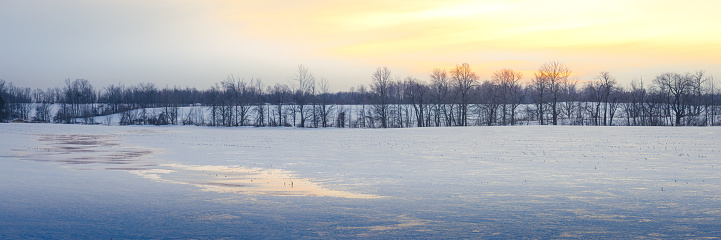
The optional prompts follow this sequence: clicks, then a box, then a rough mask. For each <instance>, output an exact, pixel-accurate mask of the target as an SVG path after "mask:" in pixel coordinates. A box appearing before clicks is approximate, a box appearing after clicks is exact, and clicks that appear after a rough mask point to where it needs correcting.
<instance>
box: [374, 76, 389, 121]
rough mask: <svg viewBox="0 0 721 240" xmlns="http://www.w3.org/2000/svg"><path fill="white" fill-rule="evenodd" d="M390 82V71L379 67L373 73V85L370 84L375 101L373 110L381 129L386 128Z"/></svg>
mask: <svg viewBox="0 0 721 240" xmlns="http://www.w3.org/2000/svg"><path fill="white" fill-rule="evenodd" d="M391 82H392V80H391V70H389V69H388V68H387V67H379V68H378V69H377V70H376V71H375V73H373V83H372V84H371V91H373V95H374V100H375V104H374V105H373V108H374V112H375V114H376V116H378V118H379V119H378V120H380V122H381V127H382V128H387V127H388V117H389V114H390V113H389V112H390V111H389V104H390V94H391V93H390V90H391V89H390V87H391Z"/></svg>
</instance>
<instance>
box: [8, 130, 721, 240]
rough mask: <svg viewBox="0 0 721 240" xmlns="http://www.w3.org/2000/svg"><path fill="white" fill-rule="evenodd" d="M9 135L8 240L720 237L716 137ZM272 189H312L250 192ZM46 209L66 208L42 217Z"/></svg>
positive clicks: (553, 133) (720, 150) (592, 133)
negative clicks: (30, 239) (46, 238)
mask: <svg viewBox="0 0 721 240" xmlns="http://www.w3.org/2000/svg"><path fill="white" fill-rule="evenodd" d="M0 133H2V134H1V135H0V141H2V143H3V146H2V147H0V155H1V156H3V157H2V161H1V162H0V164H2V169H3V170H2V175H0V178H2V179H1V180H2V181H3V182H5V183H6V184H4V185H3V186H2V187H0V188H2V189H0V190H2V192H8V193H11V194H4V196H3V197H2V198H1V199H2V201H0V204H3V206H2V207H3V208H2V209H4V210H2V211H3V215H4V216H10V217H9V218H5V219H6V220H3V221H2V222H0V229H1V230H0V237H7V238H16V237H22V236H36V237H37V236H40V237H42V236H43V235H32V234H33V233H31V231H30V230H27V228H23V227H22V226H21V225H23V224H36V225H37V224H41V226H40V227H34V228H31V229H32V230H33V231H32V232H37V233H36V234H43V233H45V234H60V233H62V234H64V235H66V236H68V237H70V238H72V237H82V236H91V237H92V238H135V237H137V236H145V237H150V238H153V237H176V236H177V237H183V238H184V237H187V238H205V237H209V238H221V237H264V236H265V237H274V236H275V237H289V238H294V237H311V238H343V237H359V236H370V237H377V238H396V237H417V238H442V237H457V238H478V237H486V238H519V237H530V238H559V237H575V238H599V237H606V238H617V237H624V238H627V237H629V236H632V237H634V236H635V237H668V238H681V237H708V236H718V235H719V234H721V232H719V229H721V223H719V222H720V221H719V220H721V219H719V217H718V216H719V214H718V213H719V209H721V172H720V171H718V168H721V166H720V165H721V164H720V162H719V159H721V142H720V141H718V139H719V137H721V132H719V130H718V129H717V128H695V127H684V128H668V127H569V126H555V127H554V126H521V127H465V128H410V129H385V130H380V129H297V128H222V129H219V128H209V127H192V126H166V127H149V126H126V127H119V126H81V125H53V124H0ZM242 171H246V172H245V173H242V174H241V173H237V172H242ZM215 174H219V175H218V176H215ZM206 175H207V176H206ZM265 176H272V177H270V178H264V177H265ZM226 178H230V180H226ZM261 178H262V179H275V180H272V181H271V180H263V181H265V182H266V184H271V185H273V186H276V187H278V189H286V190H287V189H288V188H289V187H288V184H289V183H290V182H291V181H292V183H290V184H293V185H292V188H293V189H295V188H296V187H299V186H313V187H312V189H311V190H308V189H306V190H302V191H295V192H293V190H291V191H290V192H288V191H278V189H276V190H258V189H256V188H255V187H254V186H251V185H250V184H251V182H250V180H254V179H261ZM38 179H43V181H40V180H38ZM203 183H211V184H203ZM253 184H255V183H253ZM108 188H117V189H119V193H114V192H113V191H110V190H108ZM318 191H319V192H320V194H319V193H318ZM324 192H325V193H330V194H324ZM48 194H52V195H53V196H55V195H60V196H62V197H61V198H60V199H55V198H53V197H49V195H48ZM16 196H19V197H16ZM30 196H34V197H30ZM74 196H77V197H74ZM17 199H23V201H18V200H17ZM66 200H67V201H66ZM161 202H162V203H161ZM73 203H74V204H81V205H82V204H84V205H87V206H89V207H87V208H83V209H84V210H88V209H90V210H91V211H90V212H91V214H89V215H88V214H84V213H83V211H80V210H79V209H77V207H73V206H75V205H73ZM46 206H53V207H54V208H53V209H59V210H62V211H61V212H60V213H58V214H48V213H45V212H38V211H35V210H33V209H46V208H48V207H46ZM93 209H94V210H93ZM153 209H156V210H153ZM92 213H96V215H93V214H92ZM103 217H105V219H106V220H105V224H104V225H101V226H95V225H93V224H92V222H89V221H91V220H97V218H103ZM66 222H71V223H73V227H75V228H65V227H64V226H67V225H66ZM171 222H172V224H171ZM138 225H147V226H148V227H146V228H135V229H133V228H131V227H130V226H138ZM91 226H92V227H97V228H98V229H101V230H107V232H110V233H105V234H103V233H100V232H101V231H100V230H96V231H91V230H88V229H90V228H91ZM150 226H155V228H152V227H150ZM211 226H212V227H211ZM209 227H211V228H212V229H214V230H213V231H214V232H213V234H210V235H208V234H207V233H206V232H205V230H206V229H207V228H209ZM23 229H26V230H23ZM74 229H75V230H74ZM82 230H87V231H88V233H82V232H81V231H82ZM113 230H115V233H118V234H117V235H113V234H112V233H113ZM82 234H89V235H82Z"/></svg>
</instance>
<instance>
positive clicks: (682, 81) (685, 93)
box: [653, 73, 693, 126]
mask: <svg viewBox="0 0 721 240" xmlns="http://www.w3.org/2000/svg"><path fill="white" fill-rule="evenodd" d="M653 81H654V83H655V84H656V85H657V86H658V88H659V89H660V90H661V92H662V93H663V94H665V96H666V104H667V105H668V108H669V109H671V110H672V111H673V113H674V119H675V120H674V123H675V125H676V126H680V125H681V119H682V118H683V117H684V116H686V113H687V110H688V108H689V104H690V101H689V95H691V93H692V91H693V85H692V76H690V75H688V74H686V75H685V76H684V75H681V74H678V73H664V74H661V75H658V76H656V78H655V79H654V80H653Z"/></svg>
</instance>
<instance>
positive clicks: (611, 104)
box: [596, 72, 618, 126]
mask: <svg viewBox="0 0 721 240" xmlns="http://www.w3.org/2000/svg"><path fill="white" fill-rule="evenodd" d="M596 80H597V81H598V87H599V94H600V99H599V100H600V101H602V102H603V105H604V107H603V121H602V123H603V125H604V126H608V125H612V121H613V115H614V113H615V109H616V108H615V107H616V106H617V105H616V104H617V103H618V101H617V100H618V98H612V95H611V93H613V92H614V91H615V90H616V78H615V77H613V76H611V74H610V73H609V72H601V73H599V74H598V76H596ZM611 108H613V109H611ZM611 110H614V111H611Z"/></svg>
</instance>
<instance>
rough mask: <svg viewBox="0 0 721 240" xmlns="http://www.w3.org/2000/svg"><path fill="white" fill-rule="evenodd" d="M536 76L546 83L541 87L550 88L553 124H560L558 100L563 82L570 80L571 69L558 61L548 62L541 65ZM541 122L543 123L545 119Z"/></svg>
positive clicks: (539, 80)
mask: <svg viewBox="0 0 721 240" xmlns="http://www.w3.org/2000/svg"><path fill="white" fill-rule="evenodd" d="M534 76H535V78H536V79H537V81H538V82H539V83H542V84H543V85H545V87H543V88H541V89H547V90H548V94H549V100H550V101H551V102H550V104H551V120H552V124H553V125H558V115H559V113H560V112H559V109H558V102H559V97H560V93H561V88H562V86H563V83H564V82H565V81H568V77H569V76H571V70H570V69H569V68H568V67H566V66H564V65H563V64H561V63H559V62H557V61H554V62H547V63H544V64H543V65H541V67H540V68H539V69H538V71H537V72H536V73H535V75H534ZM541 123H543V121H542V122H541Z"/></svg>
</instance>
